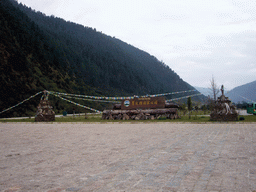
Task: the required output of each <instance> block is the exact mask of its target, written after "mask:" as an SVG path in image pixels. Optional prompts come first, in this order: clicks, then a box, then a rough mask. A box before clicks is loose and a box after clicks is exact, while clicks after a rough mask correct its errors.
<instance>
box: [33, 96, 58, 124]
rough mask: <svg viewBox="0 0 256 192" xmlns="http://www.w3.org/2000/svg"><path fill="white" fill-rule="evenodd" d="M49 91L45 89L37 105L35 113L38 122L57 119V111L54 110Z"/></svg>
mask: <svg viewBox="0 0 256 192" xmlns="http://www.w3.org/2000/svg"><path fill="white" fill-rule="evenodd" d="M48 96H49V95H48V92H47V91H44V94H43V96H42V97H41V100H40V103H39V105H38V106H37V112H36V115H35V121H36V122H49V121H55V112H54V111H53V110H52V106H51V105H50V102H49V101H48Z"/></svg>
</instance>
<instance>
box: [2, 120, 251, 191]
mask: <svg viewBox="0 0 256 192" xmlns="http://www.w3.org/2000/svg"><path fill="white" fill-rule="evenodd" d="M0 173H1V175H0V191H6V192H7V191H8V192H11V191H12V192H14V191H17V192H18V191H45V192H55V191H56V192H64V191H78V192H82V191H83V192H84V191H97V192H105V191H106V192H107V191H211V192H216V191H230V192H231V191H232V192H233V191H241V192H247V191H256V124H227V123H223V124H222V123H213V124H176V123H157V124H153V123H151V124H145V123H137V124H135V123H134V124H133V123H131V124H130V123H129V124H128V123H127V124H126V123H122V124H119V123H117V124H82V123H80V124H74V123H73V124H72V123H68V124H67V123H62V124H57V123H53V124H42V123H38V124H37V123H24V124H23V123H1V124H0Z"/></svg>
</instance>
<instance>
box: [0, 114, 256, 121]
mask: <svg viewBox="0 0 256 192" xmlns="http://www.w3.org/2000/svg"><path fill="white" fill-rule="evenodd" d="M86 117H87V118H85V116H84V115H81V116H80V117H79V116H78V115H75V117H73V116H65V117H63V116H61V117H56V118H55V122H60V123H61V122H85V123H86V122H88V123H94V122H98V123H108V122H120V123H124V122H125V123H126V122H127V123H129V122H130V123H137V122H139V123H154V122H173V123H175V122H184V123H186V122H192V123H197V122H198V123H204V122H205V123H207V122H215V121H210V116H204V115H202V116H201V115H191V116H190V118H189V116H188V115H185V116H181V118H180V119H173V120H171V119H166V118H159V119H155V120H102V119H101V114H88V115H87V116H86ZM243 118H244V120H238V121H233V122H256V115H248V116H238V119H243ZM0 122H2V123H5V122H35V119H34V118H30V119H29V118H26V119H0Z"/></svg>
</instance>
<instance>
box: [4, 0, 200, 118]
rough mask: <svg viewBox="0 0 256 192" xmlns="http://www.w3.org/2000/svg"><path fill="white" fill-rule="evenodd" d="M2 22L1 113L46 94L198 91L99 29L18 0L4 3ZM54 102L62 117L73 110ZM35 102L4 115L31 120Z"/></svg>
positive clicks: (95, 105)
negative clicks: (28, 5) (34, 95)
mask: <svg viewBox="0 0 256 192" xmlns="http://www.w3.org/2000/svg"><path fill="white" fill-rule="evenodd" d="M0 19H1V20H0V21H1V23H0V25H1V27H0V33H1V37H4V38H1V40H0V49H1V57H0V62H1V70H0V71H1V98H0V106H1V109H5V108H8V107H10V106H12V105H15V104H17V102H19V101H22V100H24V99H26V98H28V97H29V96H31V95H33V94H35V93H37V92H38V91H42V90H45V89H46V90H50V91H60V92H68V93H77V94H86V95H105V96H121V95H122V96H123V95H134V94H135V95H142V94H157V93H166V92H172V91H183V90H192V89H194V88H193V87H192V86H191V85H189V84H188V83H186V82H184V81H183V80H182V79H181V78H180V77H179V76H178V75H177V74H176V73H175V72H174V71H173V70H172V69H170V68H169V67H168V66H167V65H165V64H164V63H163V62H160V61H159V60H157V58H155V57H154V56H152V55H149V54H148V53H146V52H144V51H142V50H139V49H137V48H135V47H133V46H132V45H128V44H127V43H125V42H122V41H121V40H119V39H116V38H112V37H110V36H107V35H105V34H103V33H101V32H97V31H96V29H92V28H88V27H84V26H82V25H78V24H75V23H72V22H66V21H64V20H63V19H61V18H55V17H53V16H51V17H47V16H45V15H44V14H43V13H40V12H35V11H33V10H32V9H31V8H28V7H26V6H24V5H22V4H18V3H17V2H16V1H15V0H3V1H1V3H0ZM194 93H196V92H194ZM184 95H185V94H180V95H176V97H177V96H184ZM199 98H203V97H202V96H201V97H197V98H196V99H199ZM52 101H53V103H57V104H56V105H54V107H55V109H54V110H55V111H56V112H57V113H58V112H61V111H62V110H64V108H65V110H71V108H72V106H71V107H70V106H68V105H66V104H64V103H63V102H61V101H59V100H56V99H54V98H52ZM36 103H38V101H36V100H35V101H32V104H31V103H30V104H28V103H27V104H24V105H23V107H19V108H17V110H16V111H9V112H6V113H5V114H2V116H3V115H4V116H19V115H26V114H28V113H30V114H31V115H32V114H33V113H34V112H35V106H36V105H37V104H36ZM84 104H86V105H90V106H91V107H94V108H97V109H103V108H104V107H106V106H105V105H104V104H99V103H95V102H94V103H92V102H84ZM32 112H33V113H32Z"/></svg>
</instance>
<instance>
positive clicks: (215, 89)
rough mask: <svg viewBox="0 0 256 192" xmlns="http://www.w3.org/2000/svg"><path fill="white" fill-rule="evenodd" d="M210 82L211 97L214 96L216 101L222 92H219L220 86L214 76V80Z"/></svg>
mask: <svg viewBox="0 0 256 192" xmlns="http://www.w3.org/2000/svg"><path fill="white" fill-rule="evenodd" d="M210 82H211V84H210V87H209V90H210V92H211V95H212V96H213V100H214V101H216V100H217V95H218V94H219V92H220V90H219V88H218V85H217V84H216V82H215V79H214V77H213V76H212V79H211V81H210Z"/></svg>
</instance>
